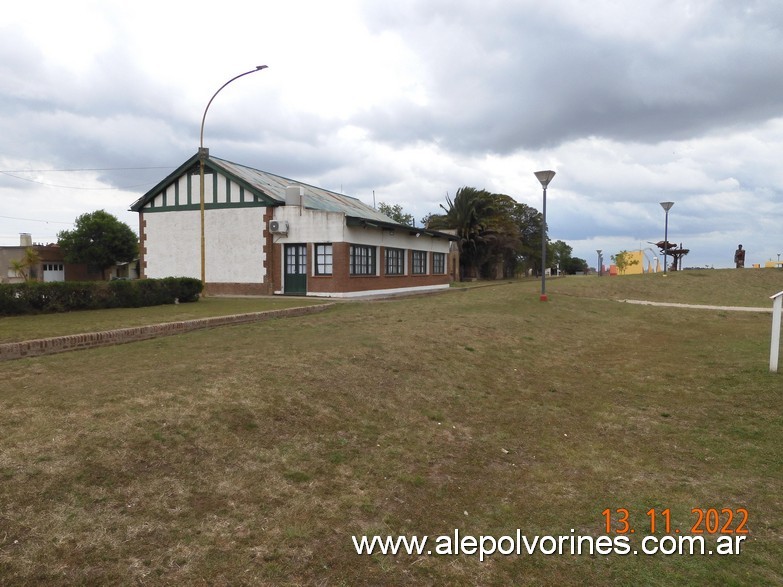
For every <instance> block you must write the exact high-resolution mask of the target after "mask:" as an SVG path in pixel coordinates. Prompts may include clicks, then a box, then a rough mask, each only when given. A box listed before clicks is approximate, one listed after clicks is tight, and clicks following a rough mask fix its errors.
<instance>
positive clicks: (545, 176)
mask: <svg viewBox="0 0 783 587" xmlns="http://www.w3.org/2000/svg"><path fill="white" fill-rule="evenodd" d="M535 176H536V179H537V180H538V181H540V182H541V187H542V188H544V208H543V210H542V212H541V298H540V299H541V301H542V302H545V301H547V297H546V186H548V185H549V182H550V181H552V178H553V177H554V176H555V172H554V171H536V172H535Z"/></svg>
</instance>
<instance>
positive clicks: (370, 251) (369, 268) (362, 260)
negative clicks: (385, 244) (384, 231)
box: [350, 245, 375, 275]
mask: <svg viewBox="0 0 783 587" xmlns="http://www.w3.org/2000/svg"><path fill="white" fill-rule="evenodd" d="M350 273H351V275H375V247H371V246H368V245H351V254H350Z"/></svg>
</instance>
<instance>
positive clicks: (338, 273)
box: [275, 243, 450, 293]
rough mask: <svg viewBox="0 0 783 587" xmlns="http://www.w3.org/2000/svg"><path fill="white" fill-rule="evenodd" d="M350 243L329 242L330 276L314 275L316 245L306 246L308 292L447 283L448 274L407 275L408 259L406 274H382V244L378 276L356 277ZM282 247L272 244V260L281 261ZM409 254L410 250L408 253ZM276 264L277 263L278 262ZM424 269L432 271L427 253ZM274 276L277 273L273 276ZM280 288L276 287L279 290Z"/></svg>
mask: <svg viewBox="0 0 783 587" xmlns="http://www.w3.org/2000/svg"><path fill="white" fill-rule="evenodd" d="M350 247H351V245H350V243H333V244H332V253H333V258H332V275H330V276H329V275H313V274H312V273H313V263H312V259H313V255H314V254H315V248H314V246H313V245H312V244H310V243H308V245H307V255H308V262H307V271H308V275H307V291H308V292H314V293H342V292H361V291H371V290H386V289H396V288H408V287H423V286H432V285H448V283H449V281H450V279H449V276H448V274H443V275H430V274H427V275H410V271H411V263H410V258H409V259H408V275H384V262H383V259H384V247H376V250H377V251H378V253H379V254H378V258H377V260H376V263H377V264H378V266H377V270H378V273H379V275H370V276H363V275H362V276H358V275H351V274H350ZM282 252H283V247H282V246H281V245H279V244H276V245H275V259H276V260H277V262H278V263H279V262H281V261H280V260H281V259H282V254H283V253H282ZM408 256H409V257H410V252H409V253H408ZM278 267H279V265H278ZM427 270H428V271H431V270H432V254H431V253H428V258H427ZM275 277H277V275H275ZM280 289H282V288H280V287H278V290H280Z"/></svg>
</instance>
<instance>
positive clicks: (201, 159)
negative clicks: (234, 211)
mask: <svg viewBox="0 0 783 587" xmlns="http://www.w3.org/2000/svg"><path fill="white" fill-rule="evenodd" d="M266 68H267V66H266V65H257V66H256V67H255V69H251V70H250V71H246V72H245V73H240V74H239V75H237V76H234V77H232V78H231V79H230V80H228V81H227V82H226V83H224V84H223V85H222V86H220V87H219V88H218V90H217V92H215V93H214V94H212V97H211V98H210V99H209V102H207V107H206V108H204V115H203V116H202V117H201V132H200V134H199V147H198V168H199V208H200V211H201V283H203V284H204V293H203V294H202V295H206V291H207V262H206V258H207V247H206V241H205V238H204V163H205V162H206V160H207V158H208V157H209V149H205V148H204V122H205V121H206V119H207V110H209V106H210V105H211V104H212V100H214V99H215V96H217V95H218V94H219V93H220V90H222V89H223V88H225V87H226V86H227V85H228V84H230V83H231V82H233V81H234V80H237V79H239V78H240V77H243V76H246V75H250V74H251V73H255V72H257V71H261V70H262V69H266Z"/></svg>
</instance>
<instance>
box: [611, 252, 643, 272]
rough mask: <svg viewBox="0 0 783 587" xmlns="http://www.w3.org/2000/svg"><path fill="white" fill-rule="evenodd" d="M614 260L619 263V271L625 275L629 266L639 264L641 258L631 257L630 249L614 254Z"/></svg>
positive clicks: (616, 263)
mask: <svg viewBox="0 0 783 587" xmlns="http://www.w3.org/2000/svg"><path fill="white" fill-rule="evenodd" d="M612 261H614V264H615V265H617V271H618V272H619V273H620V275H624V274H625V271H626V270H627V269H628V267H630V266H632V265H638V264H639V259H631V254H630V253H629V252H628V251H620V252H619V253H617V254H616V255H612Z"/></svg>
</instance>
